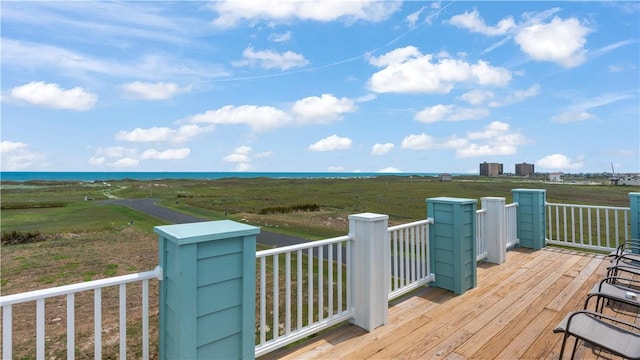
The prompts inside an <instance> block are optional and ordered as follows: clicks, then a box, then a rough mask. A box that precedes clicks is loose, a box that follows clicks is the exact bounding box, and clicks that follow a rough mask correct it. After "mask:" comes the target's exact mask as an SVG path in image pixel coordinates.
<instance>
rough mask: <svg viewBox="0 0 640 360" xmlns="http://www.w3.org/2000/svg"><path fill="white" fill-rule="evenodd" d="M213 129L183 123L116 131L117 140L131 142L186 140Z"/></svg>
mask: <svg viewBox="0 0 640 360" xmlns="http://www.w3.org/2000/svg"><path fill="white" fill-rule="evenodd" d="M210 131H213V127H212V126H208V127H201V126H198V125H195V124H187V125H182V126H180V127H179V128H178V129H171V128H168V127H152V128H148V129H142V128H136V129H133V130H131V131H125V130H121V131H119V132H118V133H116V136H115V138H116V140H124V141H131V142H156V141H169V142H185V141H189V140H191V139H192V138H193V137H194V136H196V135H199V134H201V133H205V132H210Z"/></svg>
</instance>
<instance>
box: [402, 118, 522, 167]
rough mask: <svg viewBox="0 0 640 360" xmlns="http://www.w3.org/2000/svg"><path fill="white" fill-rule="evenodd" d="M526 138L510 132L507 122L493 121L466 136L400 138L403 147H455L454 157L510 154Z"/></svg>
mask: <svg viewBox="0 0 640 360" xmlns="http://www.w3.org/2000/svg"><path fill="white" fill-rule="evenodd" d="M527 143H528V141H527V139H526V138H525V137H524V136H522V135H521V134H520V133H517V132H510V126H509V124H506V123H503V122H500V121H494V122H492V123H490V124H489V125H487V126H485V127H484V129H483V130H482V131H477V132H469V133H467V135H466V137H464V138H462V137H457V136H455V135H452V136H450V137H448V138H445V139H437V138H434V137H432V136H430V135H427V134H424V133H422V134H418V135H416V134H412V135H408V136H406V137H405V138H404V139H403V140H402V148H403V149H411V150H435V149H455V151H456V157H458V158H465V157H474V156H487V155H511V154H515V153H516V152H517V149H518V146H521V145H524V144H527Z"/></svg>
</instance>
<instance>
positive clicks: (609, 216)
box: [546, 203, 630, 251]
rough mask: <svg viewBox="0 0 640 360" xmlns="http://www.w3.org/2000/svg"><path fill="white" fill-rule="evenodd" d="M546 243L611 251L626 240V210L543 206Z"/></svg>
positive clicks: (627, 229)
mask: <svg viewBox="0 0 640 360" xmlns="http://www.w3.org/2000/svg"><path fill="white" fill-rule="evenodd" d="M546 206H547V243H549V244H554V245H566V246H572V247H577V248H584V249H591V250H602V251H610V250H613V249H615V248H617V247H618V245H620V244H621V243H623V242H624V241H626V240H629V234H630V225H629V221H630V209H629V208H628V207H613V206H592V205H572V204H556V203H546Z"/></svg>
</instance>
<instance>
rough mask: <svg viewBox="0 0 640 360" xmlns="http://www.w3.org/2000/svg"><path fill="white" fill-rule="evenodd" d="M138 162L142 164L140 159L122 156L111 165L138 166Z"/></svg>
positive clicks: (120, 166) (122, 166)
mask: <svg viewBox="0 0 640 360" xmlns="http://www.w3.org/2000/svg"><path fill="white" fill-rule="evenodd" d="M138 164H140V160H138V159H132V158H122V159H118V160H116V161H115V162H113V163H111V164H110V166H111V167H116V168H133V167H137V166H138Z"/></svg>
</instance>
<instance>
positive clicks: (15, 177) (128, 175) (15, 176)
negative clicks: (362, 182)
mask: <svg viewBox="0 0 640 360" xmlns="http://www.w3.org/2000/svg"><path fill="white" fill-rule="evenodd" d="M454 175H456V174H454ZM379 176H422V177H429V176H438V173H426V172H425V173H419V172H418V173H409V172H407V173H405V172H402V173H381V172H159V171H150V172H144V171H140V172H126V171H123V172H90V171H88V172H84V171H77V172H75V171H68V172H67V171H51V172H48V171H3V172H0V181H3V182H4V181H13V182H27V181H80V182H96V181H117V180H126V179H129V180H140V181H144V180H147V181H148V180H180V179H191V180H193V179H203V180H215V179H225V178H242V179H251V178H261V177H266V178H271V179H339V178H344V179H348V178H372V177H379Z"/></svg>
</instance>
